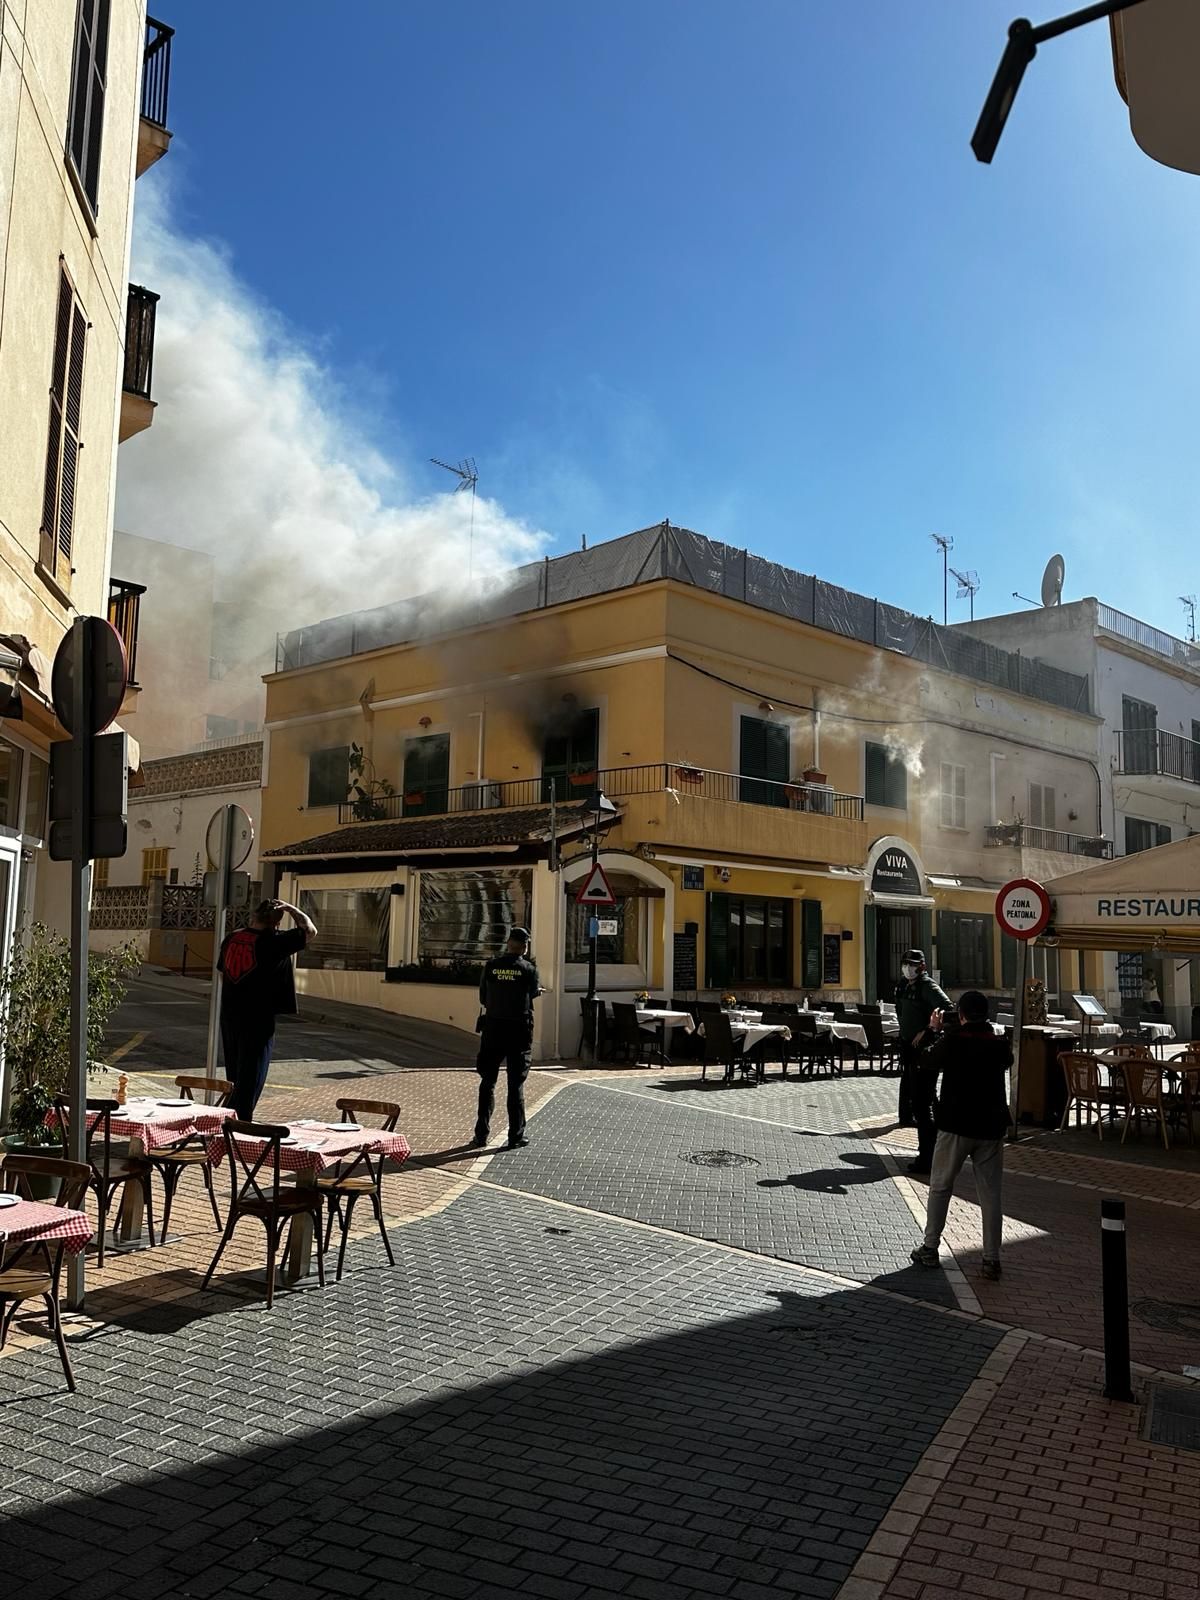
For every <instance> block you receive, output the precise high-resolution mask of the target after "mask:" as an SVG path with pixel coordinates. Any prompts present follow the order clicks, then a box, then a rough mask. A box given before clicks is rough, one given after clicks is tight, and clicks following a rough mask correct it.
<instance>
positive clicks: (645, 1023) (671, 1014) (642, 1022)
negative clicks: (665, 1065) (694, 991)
mask: <svg viewBox="0 0 1200 1600" xmlns="http://www.w3.org/2000/svg"><path fill="white" fill-rule="evenodd" d="M637 1020H638V1027H639V1028H644V1029H645V1030H646V1032H647V1033H657V1034H658V1053H659V1055H661V1056H662V1058H663V1060H664V1062H665V1061H667V1060H669V1057H668V1055H667V1029H668V1028H682V1029H683V1031H684V1032H685V1033H695V1031H696V1022H695V1019H694V1018H693V1016H692V1014H691V1012H690V1011H671V1010H668V1009H666V1008H665V1007H661V1006H638V1008H637Z"/></svg>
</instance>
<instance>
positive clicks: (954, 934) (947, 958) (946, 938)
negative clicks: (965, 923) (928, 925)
mask: <svg viewBox="0 0 1200 1600" xmlns="http://www.w3.org/2000/svg"><path fill="white" fill-rule="evenodd" d="M960 963H961V954H960V951H959V927H958V918H957V917H956V916H955V915H954V913H953V912H952V911H940V912H939V913H938V920H937V961H936V962H935V963H934V964H935V965H936V967H937V968H938V971H939V972H940V973H941V978H942V984H943V987H944V986H945V985H946V984H948V983H951V984H955V985H957V984H958V982H959V976H958V975H959V972H960V970H961V965H960Z"/></svg>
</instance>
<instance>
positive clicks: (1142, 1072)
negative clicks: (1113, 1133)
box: [1121, 1057, 1171, 1150]
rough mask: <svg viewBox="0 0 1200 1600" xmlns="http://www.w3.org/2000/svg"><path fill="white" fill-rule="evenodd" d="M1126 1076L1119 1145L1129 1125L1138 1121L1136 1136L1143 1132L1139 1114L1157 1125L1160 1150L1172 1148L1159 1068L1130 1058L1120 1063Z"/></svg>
mask: <svg viewBox="0 0 1200 1600" xmlns="http://www.w3.org/2000/svg"><path fill="white" fill-rule="evenodd" d="M1121 1070H1122V1072H1123V1073H1124V1075H1125V1095H1126V1106H1125V1125H1124V1126H1123V1127H1122V1129H1121V1143H1122V1144H1124V1143H1125V1135H1126V1134H1127V1133H1128V1132H1129V1124H1130V1122H1131V1121H1133V1120H1134V1119H1135V1118H1136V1120H1137V1128H1138V1135H1139V1137H1140V1135H1141V1131H1142V1112H1143V1111H1146V1112H1149V1113H1151V1114H1152V1115H1153V1116H1154V1117H1155V1118H1156V1119H1157V1121H1158V1126H1159V1131H1160V1132H1161V1133H1162V1141H1163V1148H1164V1149H1165V1150H1169V1149H1170V1148H1171V1138H1170V1135H1169V1133H1168V1132H1167V1096H1166V1095H1165V1094H1164V1092H1163V1081H1162V1068H1161V1066H1160V1065H1159V1063H1158V1062H1157V1061H1153V1060H1145V1059H1142V1058H1140V1057H1132V1058H1129V1059H1127V1060H1125V1061H1122V1063H1121Z"/></svg>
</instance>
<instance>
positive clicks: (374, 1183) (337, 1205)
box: [317, 1099, 400, 1283]
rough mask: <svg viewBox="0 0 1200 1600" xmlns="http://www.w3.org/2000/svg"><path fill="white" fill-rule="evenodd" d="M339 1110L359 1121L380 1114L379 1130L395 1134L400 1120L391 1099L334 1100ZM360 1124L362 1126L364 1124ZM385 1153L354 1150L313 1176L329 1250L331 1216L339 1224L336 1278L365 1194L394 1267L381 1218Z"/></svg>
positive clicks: (347, 1118) (345, 1118)
mask: <svg viewBox="0 0 1200 1600" xmlns="http://www.w3.org/2000/svg"><path fill="white" fill-rule="evenodd" d="M335 1103H336V1105H337V1108H338V1110H339V1111H340V1112H341V1113H342V1121H343V1122H358V1123H362V1121H363V1118H364V1117H381V1118H382V1119H383V1120H382V1121H381V1122H380V1124H379V1128H380V1132H382V1133H395V1131H396V1124H397V1122H399V1120H400V1107H399V1106H398V1105H397V1104H396V1102H395V1101H394V1100H349V1099H347V1100H338V1101H336V1102H335ZM363 1126H366V1124H365V1123H364V1124H363ZM386 1159H387V1158H386V1157H385V1156H373V1155H371V1153H370V1152H369V1151H367V1150H360V1151H358V1152H357V1153H356V1154H355V1155H354V1156H353V1157H352V1158H351V1159H350V1160H348V1161H346V1162H342V1163H339V1165H338V1166H336V1167H335V1168H334V1169H333V1171H332V1172H328V1173H322V1174H321V1176H320V1177H319V1178H318V1179H317V1188H318V1189H319V1190H320V1192H321V1194H322V1195H323V1196H324V1199H325V1204H326V1206H327V1208H328V1209H327V1213H326V1215H327V1224H326V1230H325V1248H326V1250H328V1249H329V1242H330V1240H331V1239H332V1237H333V1224H334V1221H335V1219H336V1220H337V1222H338V1223H340V1225H341V1230H342V1238H341V1243H340V1244H339V1246H338V1258H337V1278H336V1281H337V1282H338V1283H341V1281H342V1266H343V1264H344V1262H345V1260H346V1242H347V1240H348V1239H349V1237H350V1219H351V1218H352V1217H353V1215H354V1207H355V1206H356V1205H357V1204H358V1202H359V1200H361V1199H362V1197H363V1196H364V1195H366V1196H367V1197H368V1198H369V1200H370V1202H371V1210H372V1211H373V1212H374V1213H375V1221H376V1222H377V1223H378V1225H379V1236H380V1238H381V1239H382V1240H383V1248H384V1249H385V1250H386V1251H387V1258H388V1265H389V1266H392V1267H394V1266H395V1265H396V1258H395V1256H394V1255H393V1254H392V1244H391V1240H390V1239H389V1238H388V1236H387V1228H386V1227H385V1226H384V1221H383V1163H384V1161H385V1160H386Z"/></svg>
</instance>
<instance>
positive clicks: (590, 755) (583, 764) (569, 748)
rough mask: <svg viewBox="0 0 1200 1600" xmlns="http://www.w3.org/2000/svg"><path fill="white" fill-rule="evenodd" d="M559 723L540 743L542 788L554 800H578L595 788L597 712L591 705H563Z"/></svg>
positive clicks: (597, 763)
mask: <svg viewBox="0 0 1200 1600" xmlns="http://www.w3.org/2000/svg"><path fill="white" fill-rule="evenodd" d="M560 720H561V725H558V724H556V725H555V726H554V727H553V728H552V729H551V731H550V732H548V733H547V734H546V739H545V743H544V744H543V746H542V790H543V794H544V796H545V798H546V799H549V798H550V794H551V790H552V789H553V793H554V798H555V799H556V800H580V799H586V797H587V795H588V794H589V793H590V792H591V791H592V789H594V788H595V785H596V769H597V767H598V766H599V764H600V713H599V711H597V710H596V708H595V707H594V706H591V707H589V708H588V709H587V710H582V711H581V710H579V709H577V708H576V707H575V706H574V705H573V704H571V705H570V707H569V709H568V708H566V707H564V711H563V715H562V718H561V719H560Z"/></svg>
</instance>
